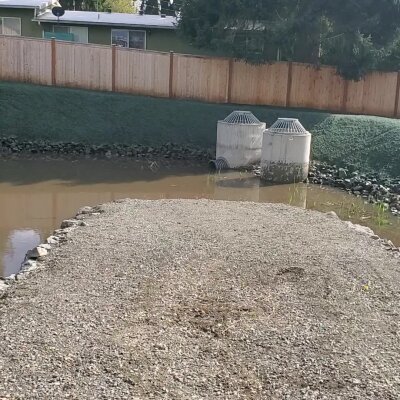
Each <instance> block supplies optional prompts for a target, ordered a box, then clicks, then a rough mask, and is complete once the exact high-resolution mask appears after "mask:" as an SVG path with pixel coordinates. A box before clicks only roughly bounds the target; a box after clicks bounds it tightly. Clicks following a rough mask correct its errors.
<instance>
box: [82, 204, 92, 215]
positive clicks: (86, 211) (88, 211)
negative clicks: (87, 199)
mask: <svg viewBox="0 0 400 400" xmlns="http://www.w3.org/2000/svg"><path fill="white" fill-rule="evenodd" d="M92 212H93V208H92V207H89V206H85V207H82V208H80V209H79V211H78V214H91V213H92Z"/></svg>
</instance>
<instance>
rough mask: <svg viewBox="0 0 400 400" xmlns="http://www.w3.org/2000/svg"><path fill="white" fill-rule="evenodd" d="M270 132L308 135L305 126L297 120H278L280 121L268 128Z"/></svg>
mask: <svg viewBox="0 0 400 400" xmlns="http://www.w3.org/2000/svg"><path fill="white" fill-rule="evenodd" d="M268 132H271V133H281V134H282V133H287V134H295V135H296V134H302V133H307V131H306V129H305V128H304V126H303V125H302V124H301V123H300V122H299V120H298V119H295V118H278V120H277V121H276V122H275V123H274V124H273V125H271V127H270V128H268Z"/></svg>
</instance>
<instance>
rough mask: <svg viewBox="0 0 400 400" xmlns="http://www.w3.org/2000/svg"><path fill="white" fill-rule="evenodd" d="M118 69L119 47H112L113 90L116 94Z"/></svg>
mask: <svg viewBox="0 0 400 400" xmlns="http://www.w3.org/2000/svg"><path fill="white" fill-rule="evenodd" d="M116 68H117V46H116V45H115V44H113V45H112V46H111V90H112V91H113V92H115V76H116Z"/></svg>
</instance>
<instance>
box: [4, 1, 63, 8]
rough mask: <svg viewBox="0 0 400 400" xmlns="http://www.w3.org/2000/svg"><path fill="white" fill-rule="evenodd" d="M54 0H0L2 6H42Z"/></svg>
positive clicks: (52, 2)
mask: <svg viewBox="0 0 400 400" xmlns="http://www.w3.org/2000/svg"><path fill="white" fill-rule="evenodd" d="M54 3H56V1H54V0H0V7H2V8H36V7H40V8H44V7H47V6H49V5H50V4H54Z"/></svg>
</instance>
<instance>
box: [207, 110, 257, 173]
mask: <svg viewBox="0 0 400 400" xmlns="http://www.w3.org/2000/svg"><path fill="white" fill-rule="evenodd" d="M264 130H265V123H264V122H260V121H259V120H258V119H257V118H256V117H255V116H254V115H253V114H252V113H251V112H250V111H234V112H233V113H231V114H229V115H228V116H227V117H226V118H225V119H224V120H223V121H218V126H217V154H216V160H213V161H211V162H210V166H211V167H213V168H214V169H218V170H221V169H229V168H240V167H248V166H251V165H254V164H258V163H259V162H260V159H261V148H262V140H263V132H264Z"/></svg>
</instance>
